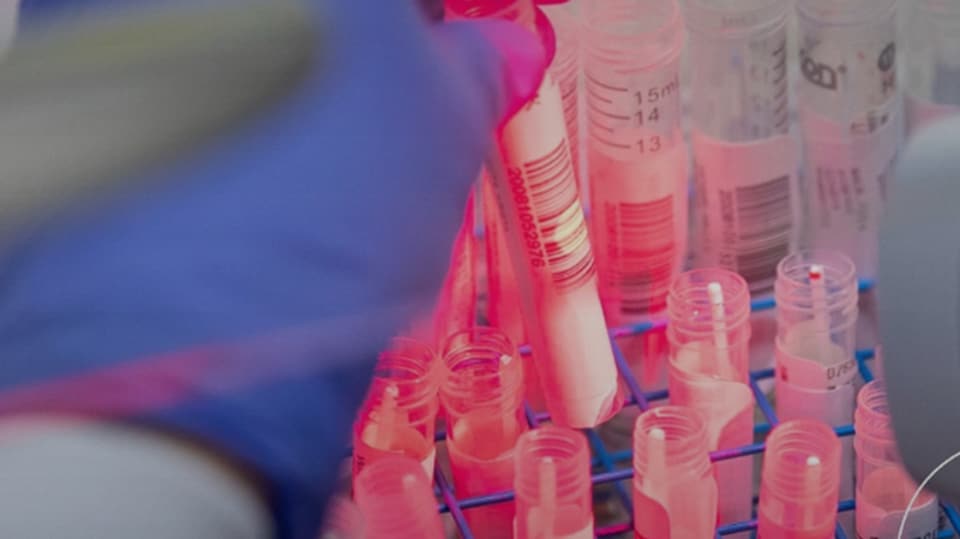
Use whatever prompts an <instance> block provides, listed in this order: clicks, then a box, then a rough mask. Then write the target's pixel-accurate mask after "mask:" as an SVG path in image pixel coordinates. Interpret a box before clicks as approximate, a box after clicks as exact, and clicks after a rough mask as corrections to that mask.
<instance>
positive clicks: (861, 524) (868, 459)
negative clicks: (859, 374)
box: [853, 380, 939, 538]
mask: <svg viewBox="0 0 960 539" xmlns="http://www.w3.org/2000/svg"><path fill="white" fill-rule="evenodd" d="M854 427H855V429H856V433H855V434H854V438H853V444H854V447H855V448H856V453H857V498H856V502H857V511H856V522H857V535H858V536H859V537H891V538H892V537H900V536H899V535H898V531H899V527H900V523H901V521H902V520H903V516H904V512H905V510H906V508H907V504H908V503H910V499H911V497H913V495H914V493H916V492H917V484H916V483H915V482H914V481H913V479H912V478H911V477H910V475H909V474H908V473H907V471H906V470H905V469H904V468H903V464H902V463H901V461H900V453H899V451H898V450H897V441H896V439H895V438H894V435H893V425H892V424H891V418H890V410H889V408H888V406H887V392H886V388H885V387H884V385H883V382H881V381H878V380H875V381H873V382H870V383H868V384H866V385H864V386H863V388H861V389H860V394H859V395H858V397H857V412H856V416H855V419H854ZM938 526H939V508H938V505H937V497H936V496H935V495H934V494H932V493H929V492H927V491H923V492H921V493H920V495H919V497H918V498H917V500H916V501H915V502H914V504H913V507H912V508H911V509H910V513H909V515H908V516H907V519H906V522H905V526H904V531H903V535H902V537H936V536H937V531H938Z"/></svg>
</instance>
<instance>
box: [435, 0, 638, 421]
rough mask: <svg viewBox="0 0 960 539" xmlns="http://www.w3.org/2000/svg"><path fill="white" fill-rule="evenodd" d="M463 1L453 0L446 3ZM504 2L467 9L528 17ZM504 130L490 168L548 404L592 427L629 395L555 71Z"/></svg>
mask: <svg viewBox="0 0 960 539" xmlns="http://www.w3.org/2000/svg"><path fill="white" fill-rule="evenodd" d="M467 3H470V2H467V1H465V0H458V1H457V2H450V3H448V4H447V6H448V10H449V9H450V7H451V4H459V5H461V7H463V6H462V5H463V4H467ZM474 3H476V4H484V5H485V6H487V7H489V4H490V2H474ZM498 4H499V5H500V7H501V9H500V10H497V11H495V12H492V11H490V10H489V9H488V10H486V11H483V10H480V11H477V10H470V9H467V10H465V11H464V12H463V13H464V14H467V15H469V14H479V15H493V14H496V13H507V14H508V15H507V16H508V17H509V18H512V20H516V21H518V22H520V23H524V24H527V25H528V26H529V25H530V24H531V19H532V18H533V17H534V12H535V10H534V9H533V6H532V3H531V0H512V1H510V2H506V1H504V2H499V3H498ZM507 4H509V5H507ZM478 9H479V8H478ZM547 24H549V23H547ZM499 135H500V136H499V140H498V145H497V150H498V153H499V155H497V156H496V157H495V158H492V159H490V160H489V161H488V167H487V168H488V172H489V174H490V178H491V180H492V184H493V191H494V193H495V195H496V199H497V204H498V207H499V209H500V213H501V216H502V217H503V219H502V224H503V233H504V238H505V240H506V241H505V243H506V244H507V247H508V251H509V254H510V260H511V261H512V265H513V268H514V275H515V277H516V279H517V282H518V291H519V293H520V300H521V301H520V308H521V312H522V313H523V318H524V322H525V323H524V326H525V327H526V331H527V333H528V336H529V340H530V345H531V347H532V349H533V359H534V361H535V362H536V366H537V372H538V374H539V377H540V382H541V386H542V388H543V391H544V397H545V400H546V404H547V409H548V410H549V412H550V415H551V418H552V420H553V421H554V422H555V423H557V424H560V425H563V426H569V427H592V426H595V425H597V424H599V423H600V422H602V421H604V420H606V419H607V418H609V417H611V416H612V415H613V414H615V413H616V412H617V411H618V410H619V409H620V408H621V406H622V404H623V398H622V395H621V394H620V390H619V386H618V381H617V370H616V365H615V363H614V359H613V350H612V349H611V347H610V342H609V340H608V337H607V329H606V326H605V323H604V319H603V311H602V309H601V306H600V300H599V297H598V294H597V274H596V265H595V263H594V258H593V251H592V249H591V246H590V240H589V237H588V232H587V227H586V222H585V220H584V216H583V209H582V207H581V204H580V196H579V193H578V189H577V182H576V177H575V174H574V170H573V162H572V160H571V156H570V147H569V142H568V140H567V135H566V125H565V121H564V116H563V104H562V98H561V95H560V89H559V87H558V86H557V84H556V82H555V81H554V79H553V77H552V76H551V75H550V74H549V73H548V74H547V75H546V76H545V77H544V81H543V84H542V85H541V87H540V89H539V92H538V94H537V96H536V97H535V98H534V99H533V100H532V101H531V102H530V103H529V104H527V106H526V107H525V108H524V109H522V110H521V111H520V112H518V113H517V114H516V115H515V116H514V117H513V118H512V119H511V120H510V121H509V122H507V124H506V125H505V126H504V128H503V130H502V132H501V133H500V134H499Z"/></svg>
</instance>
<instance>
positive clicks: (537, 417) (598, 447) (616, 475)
mask: <svg viewBox="0 0 960 539" xmlns="http://www.w3.org/2000/svg"><path fill="white" fill-rule="evenodd" d="M872 288H873V282H871V281H867V280H862V281H861V282H860V291H861V292H866V291H869V290H871V289H872ZM774 307H775V305H774V302H773V298H772V297H763V298H758V299H754V300H753V301H752V302H751V310H752V311H753V312H759V311H765V310H770V309H773V308H774ZM665 326H666V322H665V321H656V322H644V323H641V324H636V325H632V326H626V327H619V328H613V329H611V330H610V332H609V334H610V341H611V343H612V345H613V352H614V358H615V359H616V362H617V370H618V371H619V373H620V377H621V378H622V379H623V382H624V384H625V386H626V388H627V390H628V393H629V396H628V398H627V401H626V403H625V405H624V407H627V406H635V407H637V408H639V409H640V410H641V411H643V410H647V409H648V408H649V407H650V403H652V402H657V401H664V400H667V399H668V397H669V394H668V392H667V391H666V390H658V391H644V390H643V389H642V388H641V387H640V384H639V382H638V381H637V379H636V377H635V376H634V375H633V373H632V371H631V370H630V366H629V365H628V363H627V359H626V357H625V356H624V354H623V351H622V350H621V349H620V346H619V345H618V343H617V339H618V338H622V337H627V336H633V335H640V334H641V333H645V332H648V331H651V330H654V329H660V328H663V327H665ZM520 353H521V354H522V355H523V356H524V358H525V360H528V361H529V355H530V347H529V346H526V345H525V346H521V347H520ZM873 357H874V353H873V350H872V349H860V350H857V351H856V360H857V365H858V367H859V370H860V376H861V377H862V378H863V380H864V382H869V381H871V380H873V379H874V374H873V369H872V368H871V365H870V363H871V360H872V359H873ZM773 376H774V371H773V369H764V370H759V371H753V372H751V373H750V389H751V390H752V391H753V396H754V399H755V400H756V405H757V408H759V410H760V412H761V413H762V415H763V417H764V418H765V421H764V422H761V423H758V424H756V425H755V426H754V434H755V435H761V436H762V435H765V434H767V433H768V432H770V430H771V429H772V428H773V427H774V426H776V425H777V423H778V422H779V420H778V419H777V414H776V412H775V411H774V407H773V404H772V403H771V402H770V400H769V399H768V398H767V396H766V395H765V394H764V392H763V390H761V389H760V386H759V382H760V381H761V380H765V379H770V378H773ZM524 408H525V411H526V418H527V422H528V423H529V425H530V428H537V427H538V426H539V425H540V424H541V423H543V422H545V421H549V419H550V416H549V414H547V413H536V412H534V410H533V409H532V408H531V407H530V405H529V403H526V402H525V403H524ZM834 430H835V431H836V433H837V436H841V437H845V436H852V435H853V432H854V430H853V425H844V426H841V427H837V428H835V429H834ZM583 432H584V433H585V434H586V435H587V439H588V440H589V442H590V446H591V449H592V453H593V457H592V462H591V470H600V471H599V472H595V473H593V474H592V483H593V485H594V487H596V486H597V485H606V484H612V485H613V487H614V492H615V496H616V498H617V499H618V503H620V504H622V506H623V510H624V511H625V512H626V514H627V515H630V519H629V520H627V521H625V522H620V523H616V524H611V525H605V526H603V527H598V528H597V529H596V530H595V533H596V536H597V537H612V536H616V535H619V534H622V533H625V532H630V531H631V530H632V529H633V520H632V518H633V504H632V501H631V497H630V492H631V490H632V489H631V486H630V481H631V479H632V477H633V467H632V466H628V467H627V468H625V469H617V467H616V465H617V464H620V463H629V462H630V461H631V460H632V458H633V452H632V450H622V451H611V450H608V448H607V447H606V444H605V443H604V441H603V440H602V439H601V437H600V435H599V434H598V433H597V432H596V431H595V430H594V429H584V431H583ZM436 439H437V441H438V442H439V441H443V440H444V439H445V433H444V432H438V433H437V438H436ZM763 450H764V443H763V442H760V443H754V444H750V445H745V446H741V447H735V448H730V449H723V450H719V451H713V452H711V453H710V460H711V461H713V462H716V461H720V460H727V459H734V458H747V457H750V456H753V455H757V454H760V453H763ZM434 482H435V484H436V492H437V494H438V497H439V498H440V499H441V500H442V502H440V504H439V511H440V512H441V513H449V514H450V516H451V517H452V518H453V521H454V523H455V525H456V528H457V530H458V531H459V533H460V536H461V537H462V538H463V539H488V538H483V537H475V536H474V535H473V533H472V532H471V530H470V527H469V525H468V524H467V521H466V519H465V518H464V513H463V512H464V511H465V510H468V509H471V508H474V507H480V506H484V505H492V504H497V503H505V502H509V501H510V500H512V499H513V497H514V493H513V491H512V490H509V491H504V492H497V493H491V494H487V495H483V496H475V497H470V498H464V499H459V498H457V497H456V493H455V492H454V490H453V487H452V485H451V482H450V480H449V479H447V477H446V476H445V475H444V472H443V470H442V469H441V466H440V465H439V463H438V464H437V466H436V469H435V471H434ZM756 502H757V499H756V497H754V507H756ZM838 509H839V511H840V512H848V511H853V510H854V509H855V503H854V500H841V501H840V503H839V507H838ZM941 509H942V510H943V515H944V516H945V517H946V520H947V521H948V522H949V525H948V526H945V527H944V529H943V530H941V531H940V533H939V535H938V538H940V539H942V538H947V537H958V536H960V512H958V511H957V510H956V509H955V508H954V507H952V506H950V505H946V504H941ZM756 528H757V520H756V518H753V519H751V520H748V521H744V522H735V523H732V524H726V525H723V526H720V527H719V528H718V529H717V534H716V537H717V538H720V537H723V536H729V535H732V534H736V533H741V532H752V531H754V530H756ZM836 537H837V539H847V535H846V534H845V533H844V531H843V529H842V528H841V527H840V525H839V524H838V525H837V530H836Z"/></svg>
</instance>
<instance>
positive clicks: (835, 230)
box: [796, 0, 901, 277]
mask: <svg viewBox="0 0 960 539" xmlns="http://www.w3.org/2000/svg"><path fill="white" fill-rule="evenodd" d="M796 5H797V13H798V19H799V30H800V44H801V45H800V71H801V73H802V78H801V84H800V100H799V105H800V107H799V109H800V120H801V124H802V127H803V135H804V142H805V153H806V155H805V166H804V174H805V179H804V184H805V191H806V197H807V203H808V210H809V215H808V230H807V232H808V234H809V241H810V245H811V246H813V247H816V248H828V249H835V250H839V251H842V252H843V253H845V254H847V255H848V256H849V257H850V258H851V259H853V261H854V262H855V263H856V265H857V269H858V270H859V271H860V272H861V275H863V276H866V277H873V276H874V275H875V273H876V257H877V241H878V238H877V234H878V227H879V216H880V214H881V212H882V209H883V205H884V198H885V193H884V189H885V185H886V183H887V181H888V176H889V174H890V169H891V165H892V161H893V159H894V157H895V156H896V152H897V147H898V144H899V142H900V138H901V137H900V124H901V121H900V118H899V106H900V100H899V96H898V94H897V73H896V71H897V70H896V57H897V54H896V47H897V45H896V19H895V15H896V0H798V1H797V4H796Z"/></svg>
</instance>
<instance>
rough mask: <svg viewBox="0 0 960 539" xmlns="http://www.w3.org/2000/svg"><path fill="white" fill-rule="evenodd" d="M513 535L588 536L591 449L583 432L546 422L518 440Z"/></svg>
mask: <svg viewBox="0 0 960 539" xmlns="http://www.w3.org/2000/svg"><path fill="white" fill-rule="evenodd" d="M514 461H515V463H516V480H515V486H514V488H515V491H516V494H517V519H516V524H515V528H514V530H515V532H514V535H513V537H514V539H593V537H594V533H593V492H592V485H591V480H590V449H589V448H588V447H587V441H586V439H585V438H584V436H583V434H581V433H580V432H577V431H575V430H572V429H565V428H561V427H555V426H552V425H546V426H543V427H540V428H537V429H535V430H531V431H529V432H527V433H525V434H524V435H523V436H521V437H520V441H519V442H518V443H517V449H516V455H515V460H514Z"/></svg>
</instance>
